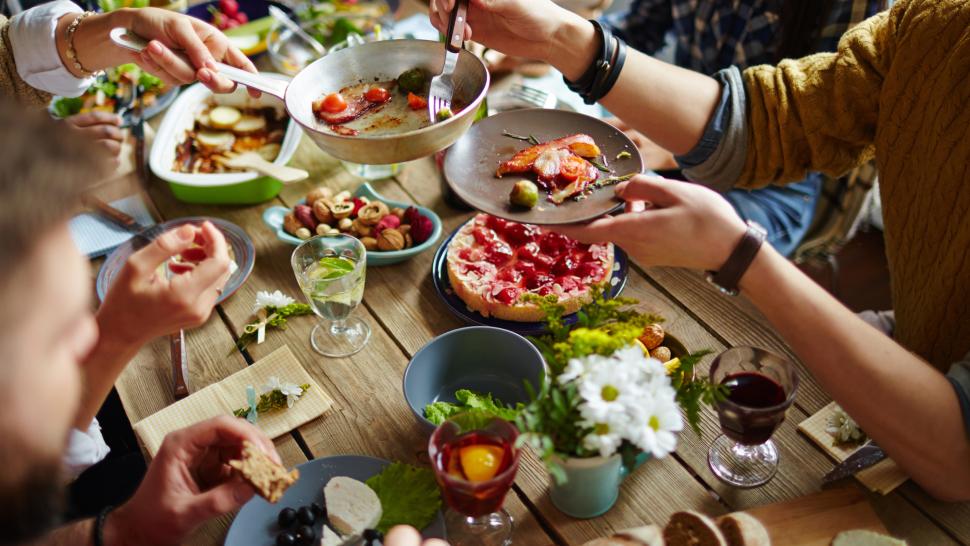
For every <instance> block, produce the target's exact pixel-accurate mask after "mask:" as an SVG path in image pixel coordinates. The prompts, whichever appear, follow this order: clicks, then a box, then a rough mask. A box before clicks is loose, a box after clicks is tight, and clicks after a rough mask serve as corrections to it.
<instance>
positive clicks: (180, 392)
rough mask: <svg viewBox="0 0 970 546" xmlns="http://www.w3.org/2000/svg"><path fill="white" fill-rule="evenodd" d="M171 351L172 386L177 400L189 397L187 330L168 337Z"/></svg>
mask: <svg viewBox="0 0 970 546" xmlns="http://www.w3.org/2000/svg"><path fill="white" fill-rule="evenodd" d="M168 344H169V349H170V350H171V354H172V385H173V386H174V388H173V394H174V395H175V399H176V400H181V399H183V398H185V397H186V396H188V395H189V384H188V377H189V358H188V355H187V354H186V352H185V330H179V331H178V332H177V333H174V334H171V335H169V336H168Z"/></svg>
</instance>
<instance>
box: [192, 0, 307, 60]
mask: <svg viewBox="0 0 970 546" xmlns="http://www.w3.org/2000/svg"><path fill="white" fill-rule="evenodd" d="M237 2H238V4H239V11H240V12H242V13H245V14H246V17H247V18H248V19H249V22H248V23H245V24H242V25H239V26H237V27H233V28H229V29H225V30H223V33H224V34H225V35H226V37H228V38H229V41H230V42H232V44H233V45H235V46H236V47H238V48H239V49H240V50H241V51H242V52H243V53H244V54H246V55H248V56H249V57H255V56H257V55H260V54H262V53H264V52H265V51H266V36H267V35H268V33H269V30H270V28H271V27H272V26H273V20H272V18H271V17H270V16H269V6H270V4H272V5H274V6H276V7H278V8H280V9H281V10H283V11H284V12H285V13H286V14H287V15H291V14H292V13H293V10H292V9H290V7H289V6H287V5H286V4H284V3H282V2H273V1H267V0H237ZM210 8H214V9H219V2H218V0H211V1H209V2H201V3H198V4H193V5H192V6H191V7H189V9H188V10H187V11H186V13H187V14H188V15H191V16H192V17H195V18H196V19H201V20H203V21H205V22H206V23H209V24H211V25H213V26H216V25H215V24H214V23H213V14H212V12H211V11H210Z"/></svg>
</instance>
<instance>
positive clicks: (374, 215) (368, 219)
mask: <svg viewBox="0 0 970 546" xmlns="http://www.w3.org/2000/svg"><path fill="white" fill-rule="evenodd" d="M390 213H391V211H390V209H388V208H387V205H385V204H384V203H382V202H380V201H372V202H370V203H367V204H366V205H364V206H363V207H361V209H360V210H359V211H357V219H359V220H360V221H361V222H364V223H365V224H367V225H371V226H374V225H377V223H378V222H380V221H381V219H382V218H384V217H385V216H387V215H388V214H390Z"/></svg>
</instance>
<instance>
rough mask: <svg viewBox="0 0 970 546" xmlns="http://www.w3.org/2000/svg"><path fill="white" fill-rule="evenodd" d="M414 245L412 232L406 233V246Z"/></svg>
mask: <svg viewBox="0 0 970 546" xmlns="http://www.w3.org/2000/svg"><path fill="white" fill-rule="evenodd" d="M412 246H414V239H412V238H411V234H410V233H405V234H404V248H411V247H412Z"/></svg>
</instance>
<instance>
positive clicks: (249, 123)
mask: <svg viewBox="0 0 970 546" xmlns="http://www.w3.org/2000/svg"><path fill="white" fill-rule="evenodd" d="M263 129H266V118H264V117H263V116H250V115H244V116H242V117H240V118H239V121H237V122H236V124H235V125H233V126H232V130H233V131H234V132H236V133H255V132H256V131H262V130H263Z"/></svg>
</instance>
